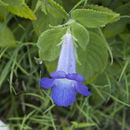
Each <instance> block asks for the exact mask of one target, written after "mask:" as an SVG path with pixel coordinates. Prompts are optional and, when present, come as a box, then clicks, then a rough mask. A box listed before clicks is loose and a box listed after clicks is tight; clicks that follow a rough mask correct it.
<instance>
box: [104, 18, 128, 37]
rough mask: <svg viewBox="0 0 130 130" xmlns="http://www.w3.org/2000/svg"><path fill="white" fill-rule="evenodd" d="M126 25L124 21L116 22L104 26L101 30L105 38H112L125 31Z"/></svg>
mask: <svg viewBox="0 0 130 130" xmlns="http://www.w3.org/2000/svg"><path fill="white" fill-rule="evenodd" d="M125 27H126V23H125V22H124V20H123V21H122V20H120V21H117V22H115V23H111V24H108V25H106V26H105V28H104V29H103V32H104V35H105V37H106V38H110V37H113V36H115V35H117V34H119V33H121V32H123V31H124V30H125Z"/></svg>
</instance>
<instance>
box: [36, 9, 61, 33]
mask: <svg viewBox="0 0 130 130" xmlns="http://www.w3.org/2000/svg"><path fill="white" fill-rule="evenodd" d="M36 15H37V20H36V21H33V27H34V30H35V32H36V33H37V35H40V34H41V33H42V32H43V31H45V30H47V29H49V25H53V26H55V25H58V24H61V22H62V18H61V17H57V18H56V17H54V16H53V15H52V14H47V15H45V14H44V13H43V12H42V11H40V10H39V11H38V12H37V13H36Z"/></svg>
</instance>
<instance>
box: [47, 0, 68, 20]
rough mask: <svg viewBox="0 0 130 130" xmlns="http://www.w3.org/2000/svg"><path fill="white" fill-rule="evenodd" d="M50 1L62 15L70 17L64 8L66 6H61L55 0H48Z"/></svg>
mask: <svg viewBox="0 0 130 130" xmlns="http://www.w3.org/2000/svg"><path fill="white" fill-rule="evenodd" d="M48 2H49V3H50V4H51V5H52V6H53V8H55V9H56V10H57V12H59V14H61V15H62V16H64V17H65V18H68V16H67V12H66V11H65V10H64V8H63V7H62V6H60V5H59V4H58V3H56V2H55V1H54V0H48ZM52 13H53V12H52Z"/></svg>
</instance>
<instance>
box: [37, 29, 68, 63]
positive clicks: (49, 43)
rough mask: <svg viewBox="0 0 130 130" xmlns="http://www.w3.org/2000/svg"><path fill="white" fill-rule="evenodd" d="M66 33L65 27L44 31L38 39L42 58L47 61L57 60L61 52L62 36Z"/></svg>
mask: <svg viewBox="0 0 130 130" xmlns="http://www.w3.org/2000/svg"><path fill="white" fill-rule="evenodd" d="M65 33H66V29H65V28H56V29H51V30H47V31H45V32H43V33H42V34H41V35H40V37H39V39H38V47H39V55H40V59H42V60H45V61H53V60H55V59H56V58H57V57H58V55H59V52H60V46H58V44H59V43H60V42H61V38H62V37H63V35H64V34H65Z"/></svg>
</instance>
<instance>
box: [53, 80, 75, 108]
mask: <svg viewBox="0 0 130 130" xmlns="http://www.w3.org/2000/svg"><path fill="white" fill-rule="evenodd" d="M63 80H64V79H63ZM73 85H74V84H73V82H72V81H71V82H70V81H69V82H68V81H67V79H66V81H65V80H64V81H63V82H62V79H60V80H57V81H56V82H55V83H54V87H53V89H52V95H51V97H52V99H53V101H54V102H55V104H57V105H58V106H65V107H67V106H69V105H71V104H72V103H73V102H74V101H75V88H74V86H73Z"/></svg>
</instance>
